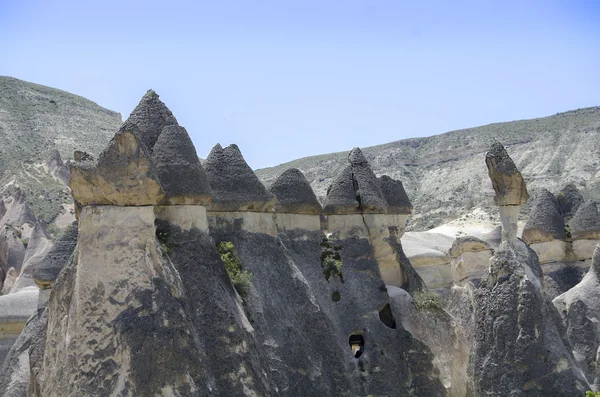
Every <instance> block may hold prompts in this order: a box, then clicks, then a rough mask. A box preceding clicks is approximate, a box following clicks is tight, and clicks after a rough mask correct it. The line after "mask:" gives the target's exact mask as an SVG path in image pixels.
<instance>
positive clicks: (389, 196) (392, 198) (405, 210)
mask: <svg viewBox="0 0 600 397" xmlns="http://www.w3.org/2000/svg"><path fill="white" fill-rule="evenodd" d="M377 179H378V180H379V185H380V186H381V192H382V193H383V197H385V200H386V201H387V204H388V212H390V213H393V214H405V215H410V214H412V209H413V207H412V204H411V202H410V199H409V198H408V195H407V194H406V191H405V190H404V186H403V185H402V182H401V181H398V180H396V179H392V178H390V177H389V176H387V175H383V176H381V177H379V178H377Z"/></svg>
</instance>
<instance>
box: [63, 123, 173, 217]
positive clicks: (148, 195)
mask: <svg viewBox="0 0 600 397" xmlns="http://www.w3.org/2000/svg"><path fill="white" fill-rule="evenodd" d="M133 130H135V127H130V126H128V125H127V123H126V124H125V125H124V126H123V128H122V129H121V130H120V131H119V132H118V133H117V134H116V135H115V136H114V137H113V139H112V140H111V141H110V143H109V144H108V147H107V148H106V149H105V150H104V151H103V152H102V153H101V154H100V156H99V158H98V160H97V161H90V160H87V158H85V157H80V161H77V158H76V162H75V163H74V164H73V165H71V177H70V186H71V192H72V194H73V198H74V200H75V201H76V202H77V203H79V205H81V206H86V205H117V206H142V205H158V204H159V203H161V202H162V201H163V200H164V198H165V192H164V190H163V188H162V186H161V185H160V182H159V179H158V175H157V171H156V168H155V166H154V164H153V163H152V161H151V159H150V155H149V153H148V152H147V149H146V148H145V146H144V145H142V144H141V141H140V139H139V138H138V135H139V132H134V131H133Z"/></svg>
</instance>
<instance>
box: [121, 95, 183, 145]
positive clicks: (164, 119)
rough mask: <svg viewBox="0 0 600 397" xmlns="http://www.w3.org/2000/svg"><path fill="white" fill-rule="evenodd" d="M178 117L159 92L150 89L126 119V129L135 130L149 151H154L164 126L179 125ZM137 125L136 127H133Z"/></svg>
mask: <svg viewBox="0 0 600 397" xmlns="http://www.w3.org/2000/svg"><path fill="white" fill-rule="evenodd" d="M177 124H178V123H177V119H176V118H175V116H173V113H171V111H170V110H169V108H167V106H166V105H165V104H164V103H163V102H162V101H161V100H160V99H159V97H158V94H157V93H156V92H154V91H153V90H148V92H146V94H145V95H144V96H143V97H142V99H141V100H140V103H139V104H138V105H137V106H136V108H135V109H133V112H131V114H130V115H129V118H128V119H127V120H126V121H125V123H124V126H125V127H126V128H125V129H128V130H131V131H134V132H135V133H136V134H138V136H139V138H140V140H141V141H142V142H143V143H144V145H145V146H146V149H147V150H148V153H152V150H153V148H154V144H155V143H156V141H157V140H158V137H159V135H160V133H161V132H162V130H163V128H164V127H166V126H169V125H177ZM133 126H135V128H133Z"/></svg>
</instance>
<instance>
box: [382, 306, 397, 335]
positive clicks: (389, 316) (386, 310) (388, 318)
mask: <svg viewBox="0 0 600 397" xmlns="http://www.w3.org/2000/svg"><path fill="white" fill-rule="evenodd" d="M379 319H380V320H381V322H382V323H384V324H385V325H386V326H387V327H389V328H392V329H396V320H395V319H394V314H393V313H392V308H391V307H390V304H389V303H386V304H385V306H384V307H383V309H381V310H380V311H379Z"/></svg>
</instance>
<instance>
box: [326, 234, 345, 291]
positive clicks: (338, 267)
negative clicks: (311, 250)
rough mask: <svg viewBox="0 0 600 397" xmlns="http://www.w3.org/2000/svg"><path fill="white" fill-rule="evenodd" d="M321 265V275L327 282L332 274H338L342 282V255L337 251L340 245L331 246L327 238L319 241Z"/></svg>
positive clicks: (340, 247)
mask: <svg viewBox="0 0 600 397" xmlns="http://www.w3.org/2000/svg"><path fill="white" fill-rule="evenodd" d="M321 249H322V252H321V266H322V267H323V275H325V279H326V280H327V282H329V279H330V278H331V277H332V276H338V277H339V278H340V280H341V281H342V283H343V282H344V275H343V274H342V256H341V255H340V253H339V251H340V250H341V249H342V246H341V245H334V246H332V245H331V243H330V242H329V240H328V239H327V238H324V239H323V241H321Z"/></svg>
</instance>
